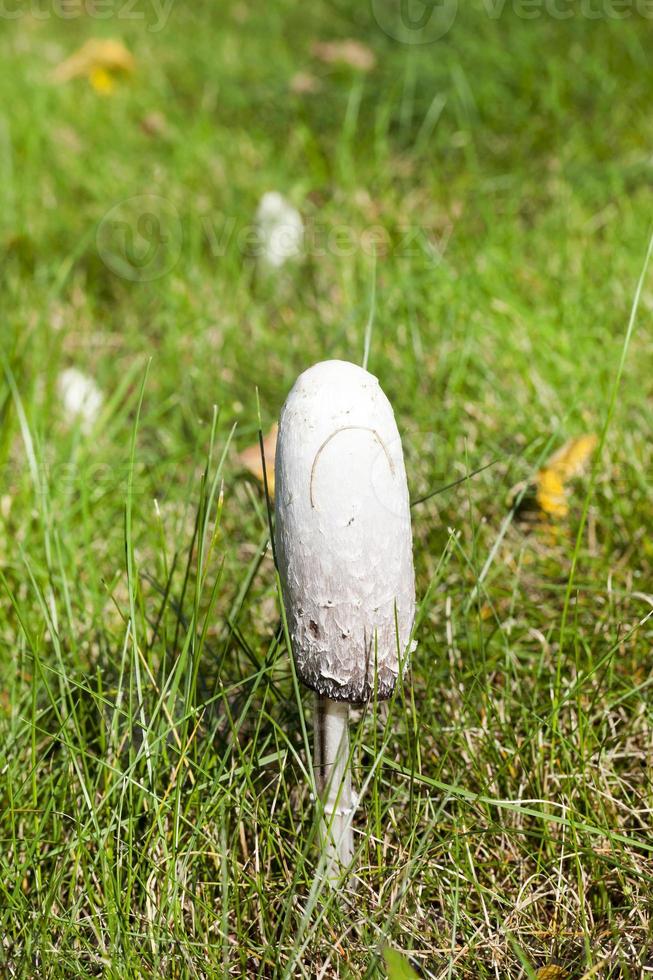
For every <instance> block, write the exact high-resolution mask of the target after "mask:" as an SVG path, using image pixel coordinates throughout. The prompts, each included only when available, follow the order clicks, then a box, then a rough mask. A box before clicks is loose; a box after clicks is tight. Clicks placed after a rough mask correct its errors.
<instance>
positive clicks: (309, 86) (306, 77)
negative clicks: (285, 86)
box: [290, 71, 322, 95]
mask: <svg viewBox="0 0 653 980" xmlns="http://www.w3.org/2000/svg"><path fill="white" fill-rule="evenodd" d="M321 88H322V83H321V82H320V79H319V78H316V77H315V75H311V74H310V72H307V71H298V72H297V73H296V74H295V75H293V77H292V78H291V79H290V91H291V92H292V93H293V95H314V94H315V93H316V92H319V91H320V89H321Z"/></svg>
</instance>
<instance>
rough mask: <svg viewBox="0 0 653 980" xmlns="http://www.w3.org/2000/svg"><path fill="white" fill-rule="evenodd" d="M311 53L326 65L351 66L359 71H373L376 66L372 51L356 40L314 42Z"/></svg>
mask: <svg viewBox="0 0 653 980" xmlns="http://www.w3.org/2000/svg"><path fill="white" fill-rule="evenodd" d="M311 53H312V54H313V55H314V57H316V58H317V59H318V60H319V61H323V62H324V63H325V64H326V65H334V64H341V65H349V67H350V68H357V69H358V70H359V71H371V70H372V68H374V66H375V65H376V56H375V54H374V52H373V51H372V49H371V48H368V47H367V45H366V44H362V43H361V41H356V40H355V39H354V38H349V39H348V40H346V41H314V42H313V44H312V45H311Z"/></svg>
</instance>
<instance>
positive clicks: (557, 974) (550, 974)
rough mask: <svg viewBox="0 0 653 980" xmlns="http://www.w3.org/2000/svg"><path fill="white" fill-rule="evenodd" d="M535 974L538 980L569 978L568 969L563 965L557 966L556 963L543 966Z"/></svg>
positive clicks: (563, 979)
mask: <svg viewBox="0 0 653 980" xmlns="http://www.w3.org/2000/svg"><path fill="white" fill-rule="evenodd" d="M535 976H536V977H537V980H569V973H568V972H567V970H565V968H564V967H563V966H556V965H555V963H549V965H548V966H541V967H540V968H539V970H538V971H537V973H536V974H535Z"/></svg>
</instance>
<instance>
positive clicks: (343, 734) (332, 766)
mask: <svg viewBox="0 0 653 980" xmlns="http://www.w3.org/2000/svg"><path fill="white" fill-rule="evenodd" d="M314 735H315V737H314V748H313V755H314V760H315V761H314V768H315V783H316V785H317V790H318V792H319V794H320V797H321V799H322V805H323V809H324V822H323V827H322V839H323V846H324V852H325V854H326V858H327V877H329V878H333V877H337V876H338V875H339V874H340V873H341V872H342V871H343V870H345V869H347V868H349V866H350V865H351V862H352V858H353V855H354V835H353V832H352V826H351V824H352V817H353V815H354V807H355V794H354V793H352V788H351V772H350V770H349V705H348V703H347V702H346V701H332V700H331V698H326V697H322V696H321V695H319V694H317V695H316V696H315V719H314Z"/></svg>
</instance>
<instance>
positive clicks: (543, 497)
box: [535, 469, 569, 517]
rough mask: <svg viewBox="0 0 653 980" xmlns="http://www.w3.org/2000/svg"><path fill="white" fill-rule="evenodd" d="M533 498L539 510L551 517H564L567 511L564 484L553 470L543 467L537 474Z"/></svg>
mask: <svg viewBox="0 0 653 980" xmlns="http://www.w3.org/2000/svg"><path fill="white" fill-rule="evenodd" d="M535 499H536V501H537V506H538V507H539V508H540V510H541V511H543V512H544V513H545V514H549V515H550V516H551V517H566V516H567V514H568V513H569V506H568V504H567V492H566V490H565V485H564V483H563V482H562V479H561V478H560V475H559V474H558V473H556V472H555V470H547V469H543V470H540V472H539V473H538V474H537V476H536V477H535Z"/></svg>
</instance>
